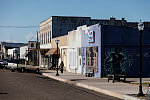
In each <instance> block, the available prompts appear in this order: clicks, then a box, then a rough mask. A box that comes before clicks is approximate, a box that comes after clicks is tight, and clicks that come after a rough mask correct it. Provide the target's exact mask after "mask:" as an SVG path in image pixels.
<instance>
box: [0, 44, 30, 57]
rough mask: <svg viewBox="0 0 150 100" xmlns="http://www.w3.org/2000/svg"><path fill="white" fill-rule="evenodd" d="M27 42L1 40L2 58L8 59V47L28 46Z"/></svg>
mask: <svg viewBox="0 0 150 100" xmlns="http://www.w3.org/2000/svg"><path fill="white" fill-rule="evenodd" d="M27 45H28V44H27V43H8V42H1V54H0V56H1V58H2V59H7V58H8V49H12V48H19V47H21V46H27Z"/></svg>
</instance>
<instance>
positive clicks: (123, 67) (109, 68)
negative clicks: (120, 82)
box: [104, 47, 134, 75]
mask: <svg viewBox="0 0 150 100" xmlns="http://www.w3.org/2000/svg"><path fill="white" fill-rule="evenodd" d="M133 61H134V59H133V57H132V56H129V55H127V52H126V50H125V49H122V48H119V47H114V48H111V49H107V50H106V51H105V55H104V74H105V75H107V74H124V75H126V73H127V69H130V67H131V66H132V64H133Z"/></svg>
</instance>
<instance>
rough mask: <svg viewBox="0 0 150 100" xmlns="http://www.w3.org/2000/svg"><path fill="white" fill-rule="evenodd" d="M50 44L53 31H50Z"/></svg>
mask: <svg viewBox="0 0 150 100" xmlns="http://www.w3.org/2000/svg"><path fill="white" fill-rule="evenodd" d="M50 43H51V31H50Z"/></svg>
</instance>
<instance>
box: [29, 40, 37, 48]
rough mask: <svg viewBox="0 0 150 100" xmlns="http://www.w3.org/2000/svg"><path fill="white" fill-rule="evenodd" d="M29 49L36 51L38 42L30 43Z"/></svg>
mask: <svg viewBox="0 0 150 100" xmlns="http://www.w3.org/2000/svg"><path fill="white" fill-rule="evenodd" d="M28 48H29V49H36V41H29V42H28Z"/></svg>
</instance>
